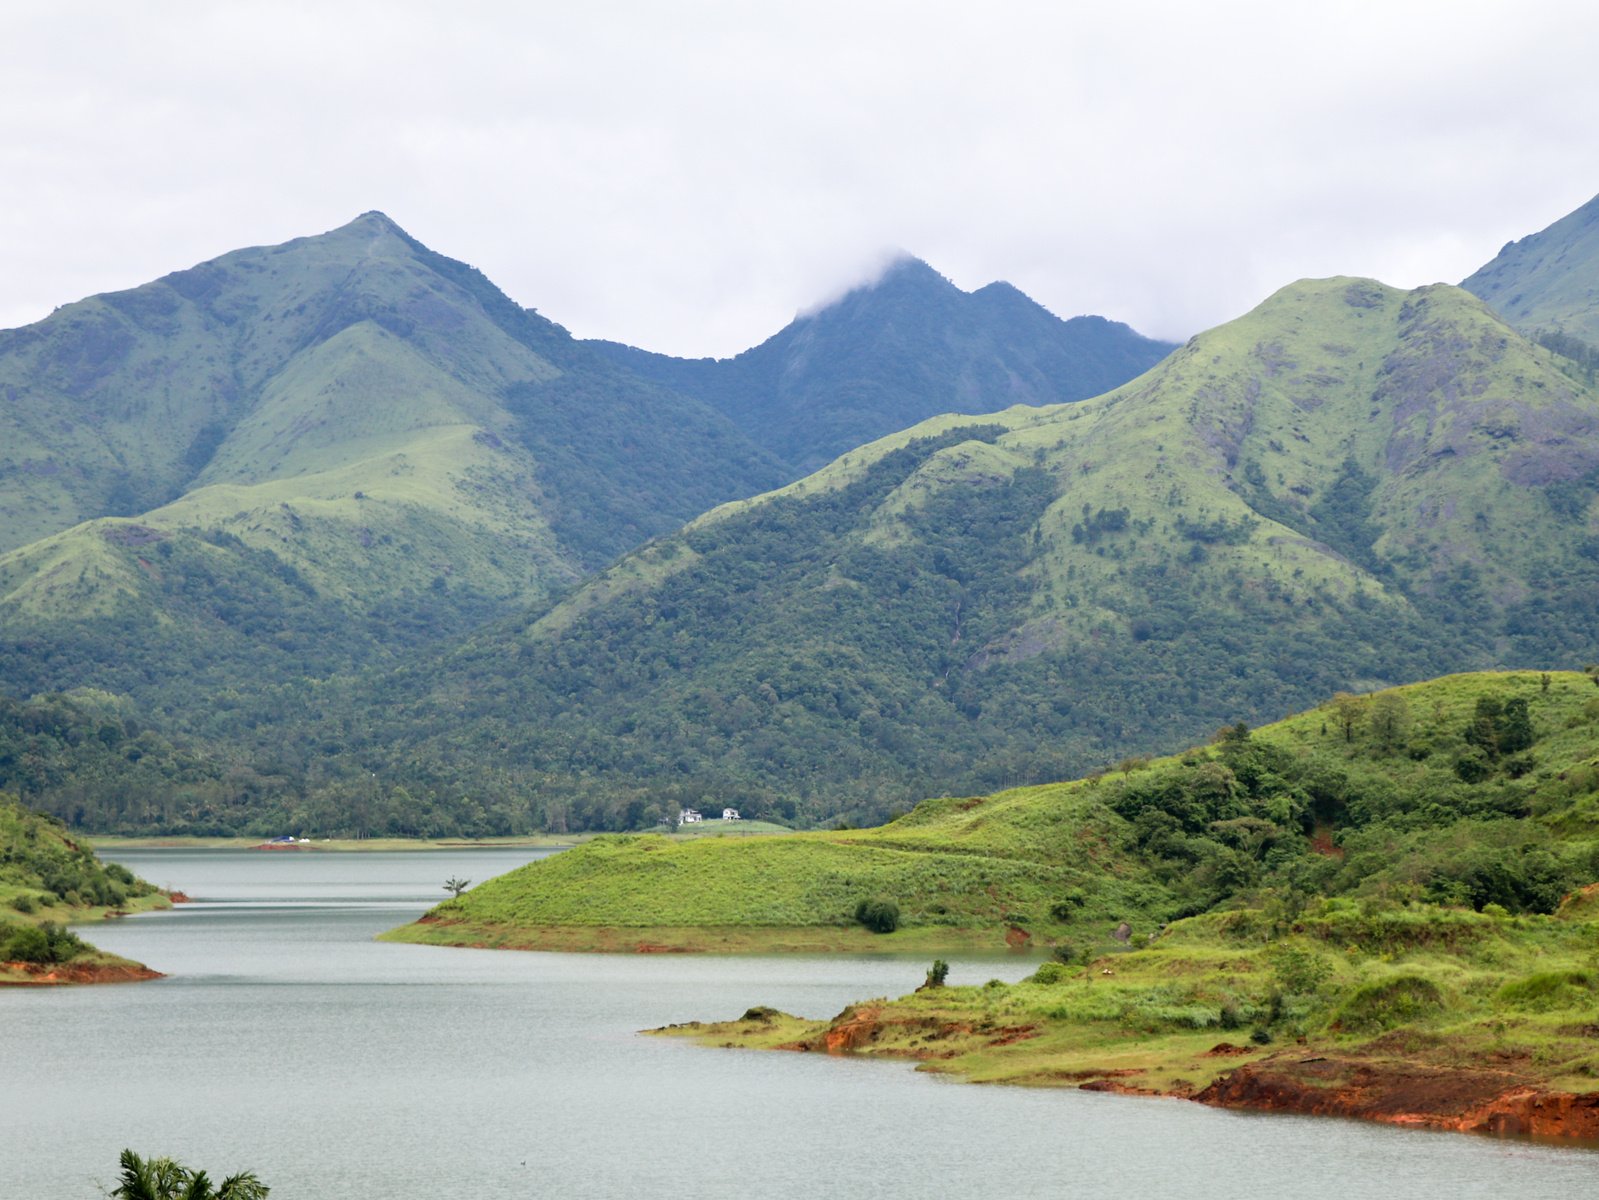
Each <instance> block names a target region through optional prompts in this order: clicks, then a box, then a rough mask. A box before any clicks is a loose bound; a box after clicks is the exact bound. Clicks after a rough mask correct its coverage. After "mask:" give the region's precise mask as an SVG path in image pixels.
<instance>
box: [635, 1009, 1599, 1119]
mask: <svg viewBox="0 0 1599 1200" xmlns="http://www.w3.org/2000/svg"><path fill="white" fill-rule="evenodd" d="M930 990H932V989H923V990H921V991H920V992H919V993H917V995H919V996H926V995H927V994H928V991H930ZM643 1032H644V1033H645V1034H648V1035H651V1036H659V1037H686V1038H688V1039H690V1040H692V1041H695V1042H697V1043H699V1044H700V1045H703V1046H708V1047H715V1048H723V1049H753V1050H780V1051H785V1052H790V1053H820V1054H829V1055H835V1056H840V1057H851V1058H881V1059H887V1060H893V1061H898V1062H911V1063H914V1064H915V1065H916V1069H917V1070H921V1071H930V1072H934V1073H938V1074H945V1075H951V1076H954V1077H956V1078H958V1079H961V1080H962V1081H965V1082H971V1083H1000V1084H1008V1085H1011V1086H1024V1087H1069V1088H1076V1089H1078V1090H1081V1091H1090V1092H1115V1093H1118V1094H1122V1095H1134V1096H1145V1097H1150V1098H1160V1099H1175V1100H1187V1101H1192V1102H1194V1103H1198V1104H1205V1105H1208V1106H1211V1107H1215V1108H1228V1109H1236V1110H1243V1111H1253V1112H1282V1113H1295V1114H1299V1115H1304V1116H1329V1117H1343V1118H1347V1119H1354V1120H1364V1121H1374V1122H1377V1123H1381V1124H1389V1125H1398V1126H1403V1127H1406V1128H1412V1129H1430V1130H1436V1131H1445V1132H1457V1133H1476V1134H1489V1135H1495V1136H1502V1137H1527V1138H1536V1139H1542V1140H1551V1141H1558V1142H1562V1143H1565V1144H1570V1145H1575V1146H1583V1147H1590V1148H1593V1149H1596V1150H1599V1091H1589V1092H1574V1091H1570V1090H1566V1089H1563V1088H1558V1087H1552V1086H1549V1085H1548V1084H1547V1083H1546V1082H1545V1081H1542V1080H1538V1079H1536V1078H1533V1077H1531V1076H1529V1075H1526V1074H1523V1073H1518V1072H1515V1071H1510V1070H1505V1069H1503V1068H1502V1067H1496V1066H1495V1065H1493V1064H1491V1063H1478V1064H1474V1065H1469V1066H1466V1065H1462V1066H1440V1065H1434V1064H1428V1063H1426V1062H1423V1061H1419V1059H1418V1058H1416V1057H1406V1056H1400V1055H1391V1054H1384V1053H1382V1052H1381V1047H1380V1045H1379V1044H1377V1043H1374V1044H1370V1045H1366V1046H1339V1045H1336V1044H1328V1043H1325V1042H1320V1041H1318V1042H1316V1043H1307V1044H1294V1045H1291V1046H1288V1047H1275V1046H1249V1045H1243V1046H1240V1045H1234V1044H1232V1043H1229V1042H1226V1041H1221V1042H1217V1041H1216V1040H1215V1034H1214V1033H1209V1034H1199V1035H1188V1036H1186V1037H1179V1038H1148V1039H1144V1040H1142V1041H1138V1040H1132V1041H1128V1040H1125V1039H1123V1040H1120V1041H1119V1044H1116V1045H1113V1046H1106V1045H1099V1046H1095V1045H1092V1044H1090V1043H1091V1041H1092V1038H1091V1035H1090V1034H1089V1033H1088V1031H1084V1030H1081V1029H1078V1030H1075V1031H1072V1030H1063V1029H1054V1030H1051V1029H1048V1028H1046V1027H1045V1023H1043V1022H1027V1021H1020V1022H1013V1023H1009V1024H1007V1023H1005V1022H1004V1021H1003V1020H1000V1019H997V1018H996V1019H983V1018H981V1017H978V1018H977V1019H973V1016H972V1014H970V1013H967V1014H966V1015H965V1016H964V1017H961V1018H955V1017H950V1016H941V1015H933V1014H925V1013H922V1012H918V1011H916V1010H915V1009H913V1008H910V1007H908V1006H906V1005H905V1004H904V1003H903V1002H888V1001H873V1002H868V1003H865V1004H859V1005H851V1006H849V1007H848V1008H846V1009H845V1010H844V1011H843V1012H841V1013H840V1014H839V1015H838V1016H836V1017H834V1018H833V1019H832V1020H831V1021H807V1020H804V1019H802V1018H797V1017H793V1016H790V1015H788V1014H786V1013H780V1012H776V1011H775V1010H772V1009H768V1008H752V1009H750V1010H748V1011H747V1012H746V1013H745V1014H744V1015H743V1016H742V1017H740V1018H738V1019H737V1020H734V1021H723V1022H711V1023H706V1022H699V1021H693V1022H688V1023H686V1024H681V1025H668V1026H663V1027H661V1028H658V1029H648V1030H644V1031H643ZM1072 1033H1075V1034H1076V1035H1077V1039H1078V1043H1079V1044H1077V1045H1075V1046H1071V1045H1065V1044H1063V1042H1062V1035H1063V1034H1064V1035H1066V1039H1065V1040H1066V1041H1067V1042H1069V1041H1070V1040H1071V1039H1070V1035H1071V1034H1072ZM1381 1040H1382V1039H1379V1040H1378V1041H1379V1043H1380V1042H1381ZM1243 1059H1249V1060H1251V1061H1247V1062H1245V1061H1241V1060H1243Z"/></svg>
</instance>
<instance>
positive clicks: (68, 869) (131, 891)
mask: <svg viewBox="0 0 1599 1200" xmlns="http://www.w3.org/2000/svg"><path fill="white" fill-rule="evenodd" d="M171 903H172V901H171V899H170V898H169V897H168V896H167V895H165V894H164V893H162V892H161V891H160V890H159V889H158V888H156V887H155V886H154V885H153V884H150V883H147V882H145V881H144V880H142V879H139V878H137V877H136V876H134V875H133V874H132V873H131V872H130V871H128V870H127V869H126V868H125V867H122V866H120V865H118V864H116V863H109V864H108V863H102V862H101V861H100V860H99V859H97V858H96V857H95V856H94V853H93V852H92V851H91V850H89V849H88V848H87V847H86V846H84V845H83V844H81V843H80V842H78V841H75V840H74V839H73V838H72V837H70V836H69V835H68V833H67V830H66V828H65V827H64V826H62V825H61V824H60V823H59V822H57V821H54V820H51V819H50V818H49V817H46V816H43V815H41V814H39V813H36V812H32V811H30V810H29V809H26V808H24V807H23V806H22V805H21V804H19V803H18V802H17V801H16V799H15V798H14V797H12V796H8V795H6V794H4V793H0V986H3V985H8V984H40V983H45V984H48V983H100V982H121V981H124V980H134V979H153V978H155V977H156V972H154V971H151V970H150V969H149V968H148V967H145V966H142V965H141V964H139V963H136V962H132V961H130V960H128V959H125V958H121V957H119V956H117V955H115V954H106V953H104V952H102V951H100V950H96V949H95V948H94V947H93V946H91V945H89V944H88V943H87V942H85V941H84V940H83V939H82V938H80V937H78V936H77V934H75V933H73V932H72V931H71V930H70V929H67V928H66V924H67V923H68V922H84V921H93V920H100V919H103V918H106V917H111V916H124V915H126V914H128V913H130V912H141V911H146V910H149V909H152V908H167V907H169V906H170V905H171Z"/></svg>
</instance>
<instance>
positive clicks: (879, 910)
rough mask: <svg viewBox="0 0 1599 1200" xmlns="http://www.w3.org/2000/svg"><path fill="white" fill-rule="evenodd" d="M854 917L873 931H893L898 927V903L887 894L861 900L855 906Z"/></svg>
mask: <svg viewBox="0 0 1599 1200" xmlns="http://www.w3.org/2000/svg"><path fill="white" fill-rule="evenodd" d="M855 919H856V920H857V921H859V922H860V923H861V924H862V925H864V926H866V928H868V929H870V930H871V931H872V932H873V933H893V932H894V930H896V929H898V928H899V905H898V904H896V903H895V902H894V901H893V900H890V899H889V898H888V897H887V896H875V897H873V898H871V899H869V900H862V901H861V902H860V903H859V904H857V905H856V906H855Z"/></svg>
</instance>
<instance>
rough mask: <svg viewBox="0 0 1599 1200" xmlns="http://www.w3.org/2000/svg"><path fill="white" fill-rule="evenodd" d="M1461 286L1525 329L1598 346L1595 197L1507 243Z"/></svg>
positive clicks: (1598, 210)
mask: <svg viewBox="0 0 1599 1200" xmlns="http://www.w3.org/2000/svg"><path fill="white" fill-rule="evenodd" d="M1460 286H1461V287H1463V288H1465V289H1466V290H1467V291H1468V292H1471V293H1473V294H1475V295H1478V296H1481V297H1482V298H1483V299H1484V300H1486V301H1487V302H1488V303H1489V304H1490V305H1491V306H1492V307H1493V308H1494V309H1495V310H1496V311H1497V312H1499V313H1500V314H1501V315H1503V317H1504V318H1505V320H1506V321H1508V322H1510V324H1512V325H1514V326H1515V327H1516V328H1517V329H1519V330H1521V331H1522V332H1523V333H1527V334H1533V333H1538V332H1548V333H1556V334H1564V335H1567V336H1570V337H1575V338H1578V339H1580V340H1581V341H1582V342H1584V343H1586V344H1587V346H1588V347H1590V348H1599V196H1595V197H1594V198H1593V199H1592V200H1590V201H1588V203H1586V204H1584V205H1583V206H1582V207H1581V208H1579V209H1577V210H1576V211H1575V212H1572V213H1568V214H1567V215H1566V216H1564V217H1561V218H1560V220H1558V221H1556V222H1555V223H1554V224H1552V225H1550V226H1549V227H1548V228H1547V229H1543V230H1540V231H1539V232H1537V233H1534V234H1529V235H1528V236H1527V237H1524V238H1521V239H1519V240H1518V241H1514V242H1511V243H1509V244H1508V245H1506V246H1505V247H1504V248H1503V249H1502V250H1500V251H1499V253H1498V254H1497V255H1495V256H1494V258H1493V260H1492V261H1491V262H1488V263H1486V264H1485V265H1483V266H1482V267H1480V268H1479V269H1478V270H1476V271H1475V272H1473V273H1472V274H1471V275H1470V276H1468V277H1467V278H1466V279H1465V280H1464V281H1463V282H1462V283H1461V285H1460ZM1595 353H1596V354H1599V350H1596V351H1595Z"/></svg>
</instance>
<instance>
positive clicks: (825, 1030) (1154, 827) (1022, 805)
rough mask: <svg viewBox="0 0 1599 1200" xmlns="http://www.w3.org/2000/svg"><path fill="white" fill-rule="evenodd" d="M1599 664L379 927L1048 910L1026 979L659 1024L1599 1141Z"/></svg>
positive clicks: (649, 863)
mask: <svg viewBox="0 0 1599 1200" xmlns="http://www.w3.org/2000/svg"><path fill="white" fill-rule="evenodd" d="M1595 683H1599V674H1587V675H1584V674H1578V673H1575V672H1569V673H1551V674H1547V675H1545V674H1543V673H1538V672H1516V673H1503V674H1474V675H1463V676H1455V677H1449V678H1444V679H1439V680H1434V681H1431V682H1429V683H1424V684H1416V685H1412V686H1409V687H1405V688H1400V689H1395V690H1391V691H1385V692H1380V693H1377V694H1375V695H1371V696H1363V697H1356V696H1348V695H1345V696H1340V697H1338V698H1336V699H1334V700H1333V701H1332V702H1331V703H1328V704H1326V705H1323V706H1322V707H1321V708H1318V709H1316V710H1312V711H1310V712H1307V713H1302V714H1300V715H1298V716H1296V717H1293V718H1290V719H1289V720H1286V721H1283V722H1280V723H1277V724H1274V725H1271V726H1268V727H1265V728H1262V729H1257V730H1253V731H1251V730H1249V729H1247V728H1246V727H1244V726H1241V725H1240V726H1234V727H1231V728H1228V729H1224V730H1222V731H1221V732H1220V733H1219V734H1218V735H1217V736H1216V737H1215V738H1214V739H1213V740H1212V741H1211V743H1210V744H1209V745H1207V746H1203V747H1196V748H1194V749H1192V750H1190V751H1188V752H1186V753H1184V754H1182V755H1179V756H1176V757H1173V758H1170V759H1165V760H1157V761H1147V760H1129V761H1128V762H1125V763H1123V764H1122V765H1121V766H1120V767H1119V768H1118V769H1117V770H1115V771H1113V772H1107V773H1104V774H1101V775H1097V776H1094V777H1090V778H1088V779H1085V780H1080V781H1078V782H1076V783H1071V784H1061V785H1056V786H1052V787H1045V788H1029V789H1022V790H1019V791H1014V792H1008V793H1002V794H1000V795H997V796H992V797H986V798H985V797H974V798H970V799H959V800H935V801H928V802H926V803H924V804H923V805H921V806H919V807H918V808H917V809H916V810H915V811H913V812H912V813H910V814H908V815H907V816H905V817H902V818H900V819H899V820H897V821H894V822H891V823H890V824H888V825H886V826H884V827H882V828H880V829H874V830H860V831H849V832H835V833H811V834H796V835H792V836H789V837H785V838H780V839H769V840H754V841H748V842H742V843H739V844H736V845H709V844H705V845H674V844H672V843H671V842H670V841H669V840H668V839H665V838H660V837H650V838H631V839H620V840H614V841H602V842H596V843H590V844H589V845H587V846H585V847H583V848H581V849H579V850H574V851H570V852H568V853H566V854H563V855H560V856H558V857H556V858H553V859H550V860H547V861H546V862H544V863H540V864H538V865H536V866H531V867H525V868H522V869H520V870H518V871H516V872H512V873H511V874H509V875H506V876H502V877H500V878H499V879H496V880H492V881H490V882H488V883H486V884H484V885H482V886H480V887H479V888H478V889H476V890H474V891H472V892H468V893H467V894H466V895H464V896H461V897H460V898H458V899H456V900H452V901H448V902H446V903H445V904H443V905H440V906H439V907H438V908H436V909H435V910H434V911H433V912H432V913H431V914H429V916H428V917H427V918H425V919H424V922H422V923H419V924H416V925H411V926H407V927H404V928H403V929H401V930H397V931H394V932H393V933H391V934H389V935H386V936H389V937H391V938H396V939H398V940H405V941H421V942H443V943H451V944H454V943H460V942H462V941H465V942H469V943H470V944H475V945H489V946H494V945H500V946H534V947H537V946H545V945H549V946H559V947H561V948H566V949H571V948H584V947H587V948H602V949H626V948H630V947H632V946H636V945H638V944H640V943H642V945H641V946H640V947H639V948H645V949H652V950H653V949H661V948H665V947H669V946H674V945H675V946H678V947H683V948H695V949H775V948H798V949H808V950H816V949H824V948H835V949H838V948H853V949H863V948H866V947H868V946H870V947H872V948H876V949H881V950H892V949H896V948H897V949H915V950H922V951H932V952H937V951H938V950H939V949H942V948H945V947H949V948H958V947H970V946H973V945H982V944H987V945H989V946H991V947H995V948H997V947H999V946H1002V945H1006V944H1010V945H1016V944H1018V943H1019V942H1023V940H1024V937H1023V936H1021V935H1025V940H1027V941H1030V942H1032V943H1034V944H1042V945H1047V946H1048V947H1049V948H1050V951H1051V958H1050V959H1049V960H1048V961H1047V962H1045V963H1044V965H1043V966H1041V967H1040V968H1039V969H1038V970H1037V971H1036V972H1035V973H1034V974H1033V975H1032V976H1030V977H1029V978H1027V979H1025V980H1023V981H1021V982H1019V983H1016V984H1010V985H1006V984H1003V983H1000V982H999V981H997V980H996V981H992V982H990V983H989V984H987V985H985V986H982V987H961V988H950V987H944V986H941V985H942V983H943V979H942V973H941V971H940V964H939V963H937V962H935V963H934V967H933V970H932V971H931V972H930V973H929V980H928V983H929V985H930V986H925V987H923V988H922V989H919V990H918V991H917V992H916V993H915V994H913V995H908V996H905V997H903V998H901V999H899V1000H892V1001H891V1000H886V999H879V1000H865V1001H862V1002H860V1003H858V1004H855V1005H851V1006H850V1007H849V1008H847V1009H845V1010H844V1011H843V1012H842V1013H840V1014H839V1015H838V1016H837V1017H835V1018H834V1019H832V1020H831V1021H807V1020H802V1019H797V1018H793V1017H788V1016H785V1015H783V1014H781V1013H777V1012H774V1011H773V1010H770V1009H764V1008H752V1009H750V1010H749V1011H748V1012H747V1013H746V1014H745V1015H744V1017H742V1018H740V1019H738V1020H734V1021H728V1022H722V1023H717V1024H711V1025H700V1024H691V1025H688V1026H681V1027H673V1028H671V1029H668V1030H664V1031H662V1032H665V1033H669V1034H676V1035H681V1036H690V1037H695V1038H698V1039H700V1040H702V1041H704V1042H705V1043H706V1044H708V1045H718V1046H721V1045H739V1046H746V1047H756V1048H780V1049H788V1050H795V1049H802V1050H816V1051H825V1052H838V1053H861V1054H868V1055H880V1056H884V1057H894V1058H904V1059H910V1060H914V1061H918V1062H921V1063H923V1064H925V1066H926V1068H927V1069H932V1070H938V1071H945V1072H952V1073H956V1074H958V1075H961V1076H962V1077H965V1078H971V1079H975V1080H980V1081H985V1082H1011V1083H1025V1084H1033V1085H1051V1086H1082V1085H1085V1084H1087V1085H1089V1086H1094V1087H1102V1088H1108V1089H1112V1090H1133V1091H1147V1092H1158V1093H1164V1094H1174V1095H1180V1096H1190V1097H1194V1098H1198V1099H1202V1100H1205V1101H1207V1102H1210V1103H1217V1104H1226V1105H1237V1106H1244V1107H1265V1108H1281V1109H1289V1110H1295V1111H1306V1112H1325V1113H1334V1114H1339V1115H1347V1116H1359V1117H1367V1118H1374V1119H1381V1120H1391V1121H1396V1122H1402V1123H1406V1124H1422V1125H1431V1126H1434V1127H1439V1128H1452V1129H1480V1130H1494V1131H1499V1132H1505V1131H1509V1132H1521V1133H1536V1134H1547V1135H1555V1136H1571V1137H1582V1138H1588V1139H1594V1138H1599V1053H1596V1052H1595V1046H1594V1040H1593V1039H1594V1026H1593V1024H1592V1020H1593V1009H1594V1004H1595V1001H1596V998H1599V956H1596V953H1595V946H1596V945H1599V940H1596V935H1599V883H1596V882H1595V880H1596V879H1599V689H1596V687H1595V686H1594V685H1595ZM885 910H887V911H889V912H891V913H893V914H894V920H891V921H889V922H882V921H881V920H880V916H881V914H882V913H883V912H884V911H885ZM895 921H897V926H898V928H897V929H895V930H894V931H892V932H886V933H880V932H872V931H870V930H868V929H866V928H864V924H866V923H876V924H878V925H879V927H882V926H883V925H885V924H893V923H895ZM601 922H609V923H611V924H610V927H609V928H603V927H597V925H598V923H601ZM673 922H677V923H680V924H679V925H678V927H677V928H675V929H671V928H663V927H662V926H664V925H668V924H670V923H673ZM785 926H786V927H785ZM1007 935H1009V936H1007ZM752 999H755V998H753V997H752Z"/></svg>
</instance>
